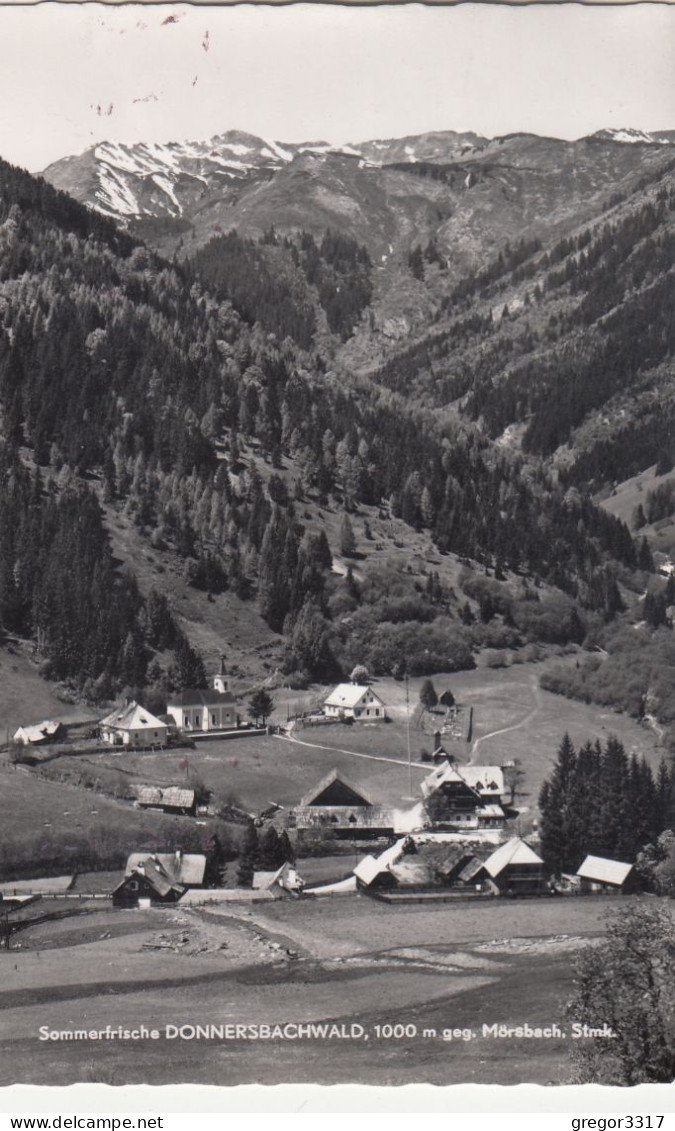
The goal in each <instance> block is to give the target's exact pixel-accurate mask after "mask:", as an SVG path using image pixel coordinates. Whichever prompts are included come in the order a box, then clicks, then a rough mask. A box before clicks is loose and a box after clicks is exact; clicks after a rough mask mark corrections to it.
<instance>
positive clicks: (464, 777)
mask: <svg viewBox="0 0 675 1131" xmlns="http://www.w3.org/2000/svg"><path fill="white" fill-rule="evenodd" d="M503 793H504V775H503V772H502V769H501V766H470V765H460V764H459V763H457V762H454V763H452V764H450V763H447V762H445V763H442V764H441V765H440V766H439V767H438V769H435V770H432V772H431V773H430V774H429V775H428V776H427V777H426V778H425V779H424V781H423V782H422V796H423V797H424V799H425V802H426V809H427V813H428V814H430V816H431V819H432V822H433V824H435V825H439V826H442V827H444V828H449V829H456V830H457V831H464V830H483V829H501V828H503V827H504V825H505V823H506V814H505V812H504V809H503V808H502V804H501V801H502V796H503Z"/></svg>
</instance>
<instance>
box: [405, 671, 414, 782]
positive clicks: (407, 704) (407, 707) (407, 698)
mask: <svg viewBox="0 0 675 1131" xmlns="http://www.w3.org/2000/svg"><path fill="white" fill-rule="evenodd" d="M405 715H406V723H407V728H406V729H407V734H408V796H409V797H410V798H411V799H412V795H413V791H412V756H411V753H410V689H409V686H408V669H407V668H406V672H405Z"/></svg>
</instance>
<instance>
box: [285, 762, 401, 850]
mask: <svg viewBox="0 0 675 1131" xmlns="http://www.w3.org/2000/svg"><path fill="white" fill-rule="evenodd" d="M288 827H289V828H295V829H297V830H298V836H299V839H302V838H303V835H304V834H307V833H311V832H317V831H321V830H322V829H323V830H327V831H328V830H330V831H331V832H332V833H333V834H334V835H335V836H336V837H341V838H343V839H346V838H350V837H352V838H356V839H368V838H375V837H385V836H386V837H390V836H392V835H393V832H394V822H393V814H392V812H391V810H390V809H385V808H383V807H382V806H380V805H375V804H374V802H373V801H372V800H371V799H370V797H368V795H367V794H366V793H365V792H364V791H363V790H362V789H361V788H360V787H358V786H355V785H352V784H351V783H350V782H348V781H347V779H346V778H344V777H343V776H342V774H340V773H339V772H338V771H337V770H331V772H330V773H328V774H326V776H325V777H324V778H322V779H321V781H320V782H319V783H318V784H317V785H315V786H314V787H313V788H312V789H310V790H309V791H308V792H307V793H306V794H305V796H304V797H303V798H302V799H301V801H300V804H299V805H298V806H297V807H296V808H294V809H291V811H290V813H289V817H288Z"/></svg>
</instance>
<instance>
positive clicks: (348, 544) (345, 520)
mask: <svg viewBox="0 0 675 1131" xmlns="http://www.w3.org/2000/svg"><path fill="white" fill-rule="evenodd" d="M340 553H341V554H343V556H344V557H345V558H353V557H354V554H355V553H356V538H355V537H354V529H353V527H352V524H351V521H350V519H349V515H348V514H347V513H346V512H345V514H344V515H343V516H342V522H341V523H340Z"/></svg>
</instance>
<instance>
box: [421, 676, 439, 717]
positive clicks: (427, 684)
mask: <svg viewBox="0 0 675 1131" xmlns="http://www.w3.org/2000/svg"><path fill="white" fill-rule="evenodd" d="M420 703H421V704H422V705H423V706H424V707H426V709H427V710H428V711H430V710H431V709H432V707H435V706H436V705H437V703H438V695H437V694H436V688H435V687H434V685H433V683H432V682H431V680H430V679H425V680H424V683H423V684H422V686H421V687H420Z"/></svg>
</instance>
